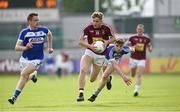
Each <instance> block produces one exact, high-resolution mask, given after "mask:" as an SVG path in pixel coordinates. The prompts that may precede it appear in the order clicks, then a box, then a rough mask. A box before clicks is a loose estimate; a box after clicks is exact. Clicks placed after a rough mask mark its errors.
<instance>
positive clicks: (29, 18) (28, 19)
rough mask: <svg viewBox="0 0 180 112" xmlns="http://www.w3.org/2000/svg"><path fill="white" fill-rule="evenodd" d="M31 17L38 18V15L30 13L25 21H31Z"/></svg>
mask: <svg viewBox="0 0 180 112" xmlns="http://www.w3.org/2000/svg"><path fill="white" fill-rule="evenodd" d="M33 16H38V13H30V14H29V15H28V17H27V21H30V20H32V18H33Z"/></svg>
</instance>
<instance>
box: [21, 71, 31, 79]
mask: <svg viewBox="0 0 180 112" xmlns="http://www.w3.org/2000/svg"><path fill="white" fill-rule="evenodd" d="M20 75H21V77H22V78H24V79H28V77H29V76H28V75H27V74H26V73H24V72H21V74H20Z"/></svg>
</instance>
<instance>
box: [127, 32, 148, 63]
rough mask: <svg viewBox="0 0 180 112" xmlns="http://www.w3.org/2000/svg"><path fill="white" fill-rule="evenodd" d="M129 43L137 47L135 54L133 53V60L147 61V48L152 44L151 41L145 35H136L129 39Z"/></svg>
mask: <svg viewBox="0 0 180 112" xmlns="http://www.w3.org/2000/svg"><path fill="white" fill-rule="evenodd" d="M129 42H130V43H131V45H132V46H134V45H136V47H135V52H134V53H131V58H133V59H137V60H142V59H146V48H147V46H148V45H149V44H150V39H149V38H148V37H146V36H145V35H143V36H137V35H134V36H131V37H130V38H129Z"/></svg>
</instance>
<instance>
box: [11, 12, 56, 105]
mask: <svg viewBox="0 0 180 112" xmlns="http://www.w3.org/2000/svg"><path fill="white" fill-rule="evenodd" d="M27 22H28V24H29V26H28V27H27V28H25V29H23V30H22V31H21V32H20V34H19V37H18V40H17V42H16V46H15V50H16V51H21V52H22V55H21V57H20V60H19V62H20V68H21V73H20V79H19V82H18V83H17V86H16V90H15V92H14V94H13V96H12V97H11V98H10V99H8V101H9V102H10V103H11V104H14V102H15V101H16V99H17V97H18V96H19V95H20V93H21V91H22V90H23V88H24V86H25V85H26V83H27V81H28V79H31V80H32V81H33V82H34V83H35V82H36V81H37V77H36V73H37V71H36V70H37V69H38V68H39V66H40V64H41V62H42V60H43V58H44V53H43V45H44V42H45V38H46V37H48V38H47V40H48V52H49V53H52V52H53V48H52V33H51V31H50V30H49V29H48V28H47V27H43V26H39V17H38V14H37V13H30V14H29V15H28V17H27Z"/></svg>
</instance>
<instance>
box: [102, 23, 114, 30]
mask: <svg viewBox="0 0 180 112" xmlns="http://www.w3.org/2000/svg"><path fill="white" fill-rule="evenodd" d="M101 27H102V28H105V29H112V27H111V26H110V25H109V24H106V23H102V25H101Z"/></svg>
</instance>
